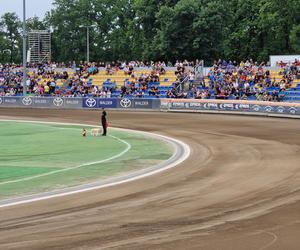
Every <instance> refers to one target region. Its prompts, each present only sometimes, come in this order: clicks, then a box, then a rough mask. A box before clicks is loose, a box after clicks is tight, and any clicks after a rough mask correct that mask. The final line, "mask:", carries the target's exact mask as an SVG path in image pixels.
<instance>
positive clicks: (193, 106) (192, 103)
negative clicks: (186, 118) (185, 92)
mask: <svg viewBox="0 0 300 250" xmlns="http://www.w3.org/2000/svg"><path fill="white" fill-rule="evenodd" d="M190 107H191V108H201V103H198V102H190Z"/></svg>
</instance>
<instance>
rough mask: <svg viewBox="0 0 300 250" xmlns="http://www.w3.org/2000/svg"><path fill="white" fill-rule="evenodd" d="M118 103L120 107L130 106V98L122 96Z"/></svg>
mask: <svg viewBox="0 0 300 250" xmlns="http://www.w3.org/2000/svg"><path fill="white" fill-rule="evenodd" d="M120 105H121V107H122V108H129V107H130V106H131V100H129V99H128V98H124V99H122V100H121V101H120Z"/></svg>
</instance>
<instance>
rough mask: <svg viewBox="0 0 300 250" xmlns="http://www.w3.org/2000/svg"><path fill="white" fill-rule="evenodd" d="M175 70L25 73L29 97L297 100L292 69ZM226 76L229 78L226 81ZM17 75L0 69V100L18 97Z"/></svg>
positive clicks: (298, 79)
mask: <svg viewBox="0 0 300 250" xmlns="http://www.w3.org/2000/svg"><path fill="white" fill-rule="evenodd" d="M179 68H180V67H166V68H165V69H164V70H163V72H160V71H158V70H156V69H155V67H134V68H133V70H132V72H130V73H129V74H128V72H127V71H126V70H125V69H123V68H118V67H115V68H114V69H113V70H107V68H104V67H97V66H95V65H94V64H89V65H84V67H82V68H81V69H80V70H79V69H78V68H77V70H75V69H72V68H58V67H57V68H56V67H55V68H53V67H51V66H50V65H44V66H43V67H35V68H30V69H29V72H28V76H29V79H30V80H29V82H30V83H29V86H31V88H29V91H30V92H29V94H34V95H39V96H47V95H63V96H68V97H73V96H97V97H103V98H110V97H124V96H125V97H144V98H197V99H231V100H233V99H243V100H263V101H287V102H299V101H300V75H299V69H298V68H297V67H296V69H297V70H296V71H293V72H292V71H291V70H290V69H289V67H287V66H285V67H273V68H268V67H264V68H260V69H259V67H256V68H255V70H252V71H250V70H249V69H248V68H247V67H246V68H243V67H233V66H232V67H231V68H230V67H229V70H228V68H224V67H221V66H220V65H219V66H216V65H214V66H213V67H211V68H210V69H207V70H206V72H208V73H207V74H206V75H205V77H204V78H202V79H195V77H193V78H191V77H189V74H191V72H192V71H193V68H191V67H187V68H188V69H185V70H182V71H181V73H178V72H179V71H180V70H179ZM183 68H184V67H183ZM241 70H242V71H241ZM238 71H240V72H239V73H238ZM8 72H9V73H8ZM228 72H230V74H231V75H230V76H229V77H228V75H227V73H228ZM21 76H22V72H21V71H20V70H18V68H14V69H13V70H12V69H7V68H5V67H2V68H1V67H0V95H2V96H11V95H21V94H22V93H21V92H22V91H21V86H20V83H21V80H22V79H21ZM256 77H257V79H258V80H257V79H256ZM182 79H185V81H182ZM232 81H237V82H238V85H237V86H236V87H235V88H236V89H237V90H235V91H232V85H234V82H232ZM180 83H183V84H185V85H184V86H185V88H184V87H182V86H181V87H182V88H178V87H179V85H180ZM12 88H16V91H11V90H12Z"/></svg>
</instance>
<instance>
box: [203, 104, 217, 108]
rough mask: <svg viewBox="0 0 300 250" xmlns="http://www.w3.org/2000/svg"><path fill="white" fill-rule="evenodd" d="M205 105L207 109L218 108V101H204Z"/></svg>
mask: <svg viewBox="0 0 300 250" xmlns="http://www.w3.org/2000/svg"><path fill="white" fill-rule="evenodd" d="M203 107H204V108H205V109H217V108H218V104H217V103H204V104H203Z"/></svg>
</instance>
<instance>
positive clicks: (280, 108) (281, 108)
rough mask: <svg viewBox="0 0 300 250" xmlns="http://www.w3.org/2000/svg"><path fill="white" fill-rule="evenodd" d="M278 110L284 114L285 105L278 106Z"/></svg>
mask: <svg viewBox="0 0 300 250" xmlns="http://www.w3.org/2000/svg"><path fill="white" fill-rule="evenodd" d="M277 112H278V113H281V114H282V113H283V112H284V107H282V106H279V107H278V108H277Z"/></svg>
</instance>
